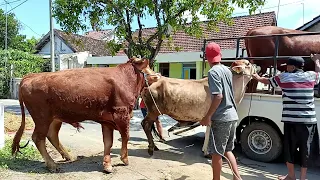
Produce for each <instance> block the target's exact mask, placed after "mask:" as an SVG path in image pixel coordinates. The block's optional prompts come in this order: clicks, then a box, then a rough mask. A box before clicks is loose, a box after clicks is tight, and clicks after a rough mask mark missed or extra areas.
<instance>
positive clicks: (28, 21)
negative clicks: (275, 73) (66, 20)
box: [0, 0, 320, 38]
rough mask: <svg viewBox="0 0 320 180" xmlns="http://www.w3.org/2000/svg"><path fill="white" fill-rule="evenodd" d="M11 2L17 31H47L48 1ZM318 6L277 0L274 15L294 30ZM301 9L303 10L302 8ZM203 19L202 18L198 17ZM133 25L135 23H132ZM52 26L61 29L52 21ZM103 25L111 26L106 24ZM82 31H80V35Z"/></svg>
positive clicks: (270, 1)
mask: <svg viewBox="0 0 320 180" xmlns="http://www.w3.org/2000/svg"><path fill="white" fill-rule="evenodd" d="M6 1H7V2H9V3H10V2H12V3H10V4H9V5H7V8H8V10H10V9H12V8H15V7H16V6H18V5H19V4H21V3H22V2H24V1H26V2H24V3H23V4H21V5H20V6H18V7H16V8H15V9H14V10H12V11H13V12H14V13H15V15H16V18H17V19H18V20H19V21H20V22H21V24H22V26H23V27H22V29H21V31H20V33H21V34H24V35H26V36H27V38H31V37H32V36H34V37H36V38H40V37H41V36H42V35H44V34H46V33H48V32H49V30H50V17H49V0H6ZM278 3H279V0H266V3H265V5H264V7H262V9H261V12H269V11H275V12H276V14H277V11H278V8H277V6H278ZM4 4H5V1H4V0H0V8H2V9H4V10H5V5H4ZM317 7H320V0H280V8H279V14H278V17H279V18H278V26H280V27H284V28H289V29H296V28H297V27H300V26H302V25H303V24H304V23H307V22H308V21H310V20H312V19H313V18H314V17H316V16H319V15H320V12H319V11H317V9H318V8H317ZM303 8H304V11H303ZM247 14H248V9H240V8H238V7H235V11H234V16H243V15H247ZM186 16H188V15H187V14H186ZM201 19H202V20H206V18H205V17H201ZM143 22H144V24H145V27H154V26H155V25H156V24H155V20H154V19H153V18H151V17H150V18H147V19H145V20H143ZM135 27H137V26H135ZM54 28H57V29H61V28H60V26H59V25H58V24H57V23H56V21H55V20H54ZM106 28H111V27H110V26H106ZM83 33H84V32H80V34H83Z"/></svg>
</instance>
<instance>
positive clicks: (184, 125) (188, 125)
mask: <svg viewBox="0 0 320 180" xmlns="http://www.w3.org/2000/svg"><path fill="white" fill-rule="evenodd" d="M198 126H200V123H199V122H178V123H176V124H175V125H173V126H172V127H171V128H169V129H168V133H170V132H173V134H174V135H178V134H181V133H183V132H187V131H190V130H192V129H194V128H196V127H198ZM179 130H180V131H179Z"/></svg>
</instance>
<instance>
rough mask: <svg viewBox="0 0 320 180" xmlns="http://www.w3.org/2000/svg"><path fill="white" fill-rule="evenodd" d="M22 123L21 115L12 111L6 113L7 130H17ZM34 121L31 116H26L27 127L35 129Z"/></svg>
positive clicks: (5, 128) (5, 123)
mask: <svg viewBox="0 0 320 180" xmlns="http://www.w3.org/2000/svg"><path fill="white" fill-rule="evenodd" d="M20 125H21V116H20V115H15V114H13V113H10V112H5V113H4V130H5V132H16V131H17V130H18V129H19V127H20ZM33 128H34V123H33V120H32V118H31V117H30V116H26V127H25V129H33Z"/></svg>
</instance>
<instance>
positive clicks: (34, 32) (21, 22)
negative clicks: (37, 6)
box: [4, 0, 42, 37]
mask: <svg viewBox="0 0 320 180" xmlns="http://www.w3.org/2000/svg"><path fill="white" fill-rule="evenodd" d="M4 1H5V2H7V1H6V0H4ZM17 1H22V0H17ZM17 1H11V2H8V3H7V4H9V6H10V7H11V10H12V9H13V8H12V6H11V4H10V3H13V2H17ZM15 16H16V19H17V20H18V21H19V22H21V23H22V24H23V25H25V26H27V27H28V28H29V29H30V30H31V31H32V32H33V33H35V34H36V35H38V36H40V37H41V36H42V35H40V34H39V33H37V32H35V31H34V30H33V29H32V28H31V27H30V26H28V25H27V24H26V23H24V22H22V21H21V20H20V19H19V18H18V16H17V15H16V14H15Z"/></svg>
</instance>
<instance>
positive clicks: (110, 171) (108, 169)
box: [103, 165, 113, 174]
mask: <svg viewBox="0 0 320 180" xmlns="http://www.w3.org/2000/svg"><path fill="white" fill-rule="evenodd" d="M103 171H104V172H105V173H107V174H109V173H112V172H113V169H112V166H111V165H110V166H104V167H103Z"/></svg>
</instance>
